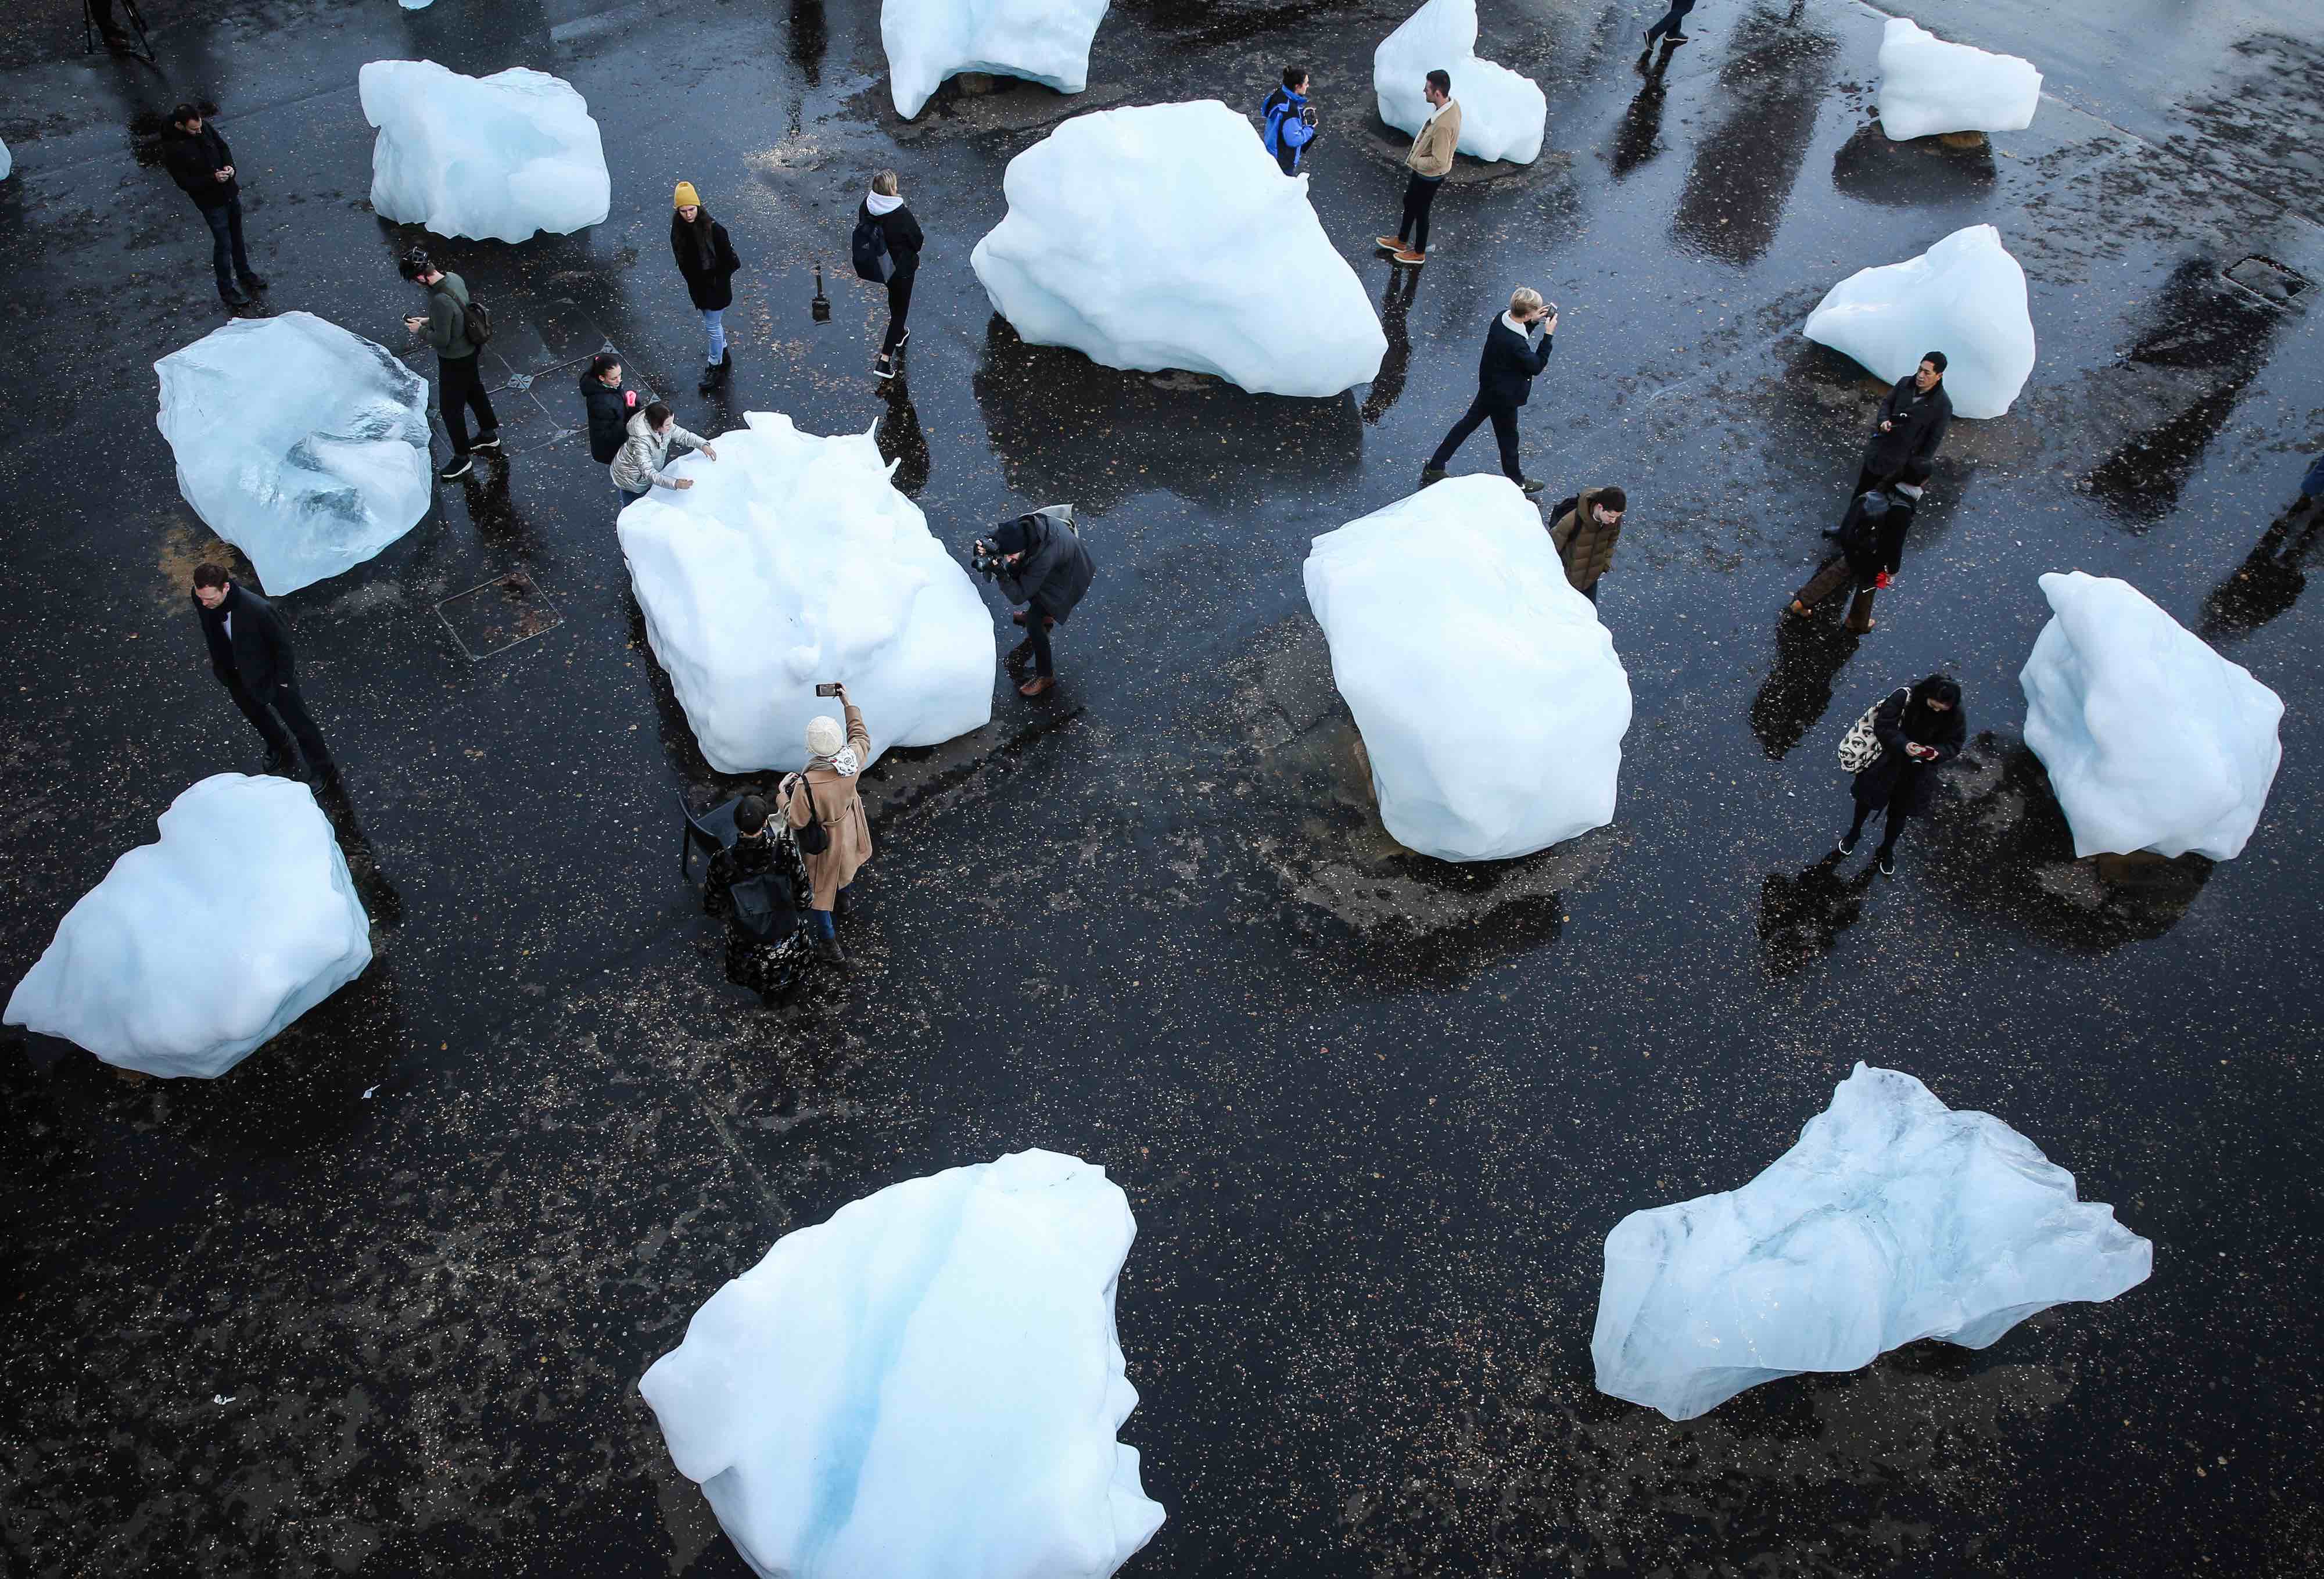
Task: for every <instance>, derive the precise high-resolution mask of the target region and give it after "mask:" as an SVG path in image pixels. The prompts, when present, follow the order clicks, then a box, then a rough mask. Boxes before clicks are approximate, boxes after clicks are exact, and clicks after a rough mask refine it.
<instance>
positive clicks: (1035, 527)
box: [992, 510, 1097, 625]
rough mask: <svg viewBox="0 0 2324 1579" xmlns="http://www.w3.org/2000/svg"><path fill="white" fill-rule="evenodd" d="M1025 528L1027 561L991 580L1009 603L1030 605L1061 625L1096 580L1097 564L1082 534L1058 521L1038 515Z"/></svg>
mask: <svg viewBox="0 0 2324 1579" xmlns="http://www.w3.org/2000/svg"><path fill="white" fill-rule="evenodd" d="M1026 519H1027V525H1026V527H1025V549H1024V553H1025V557H1024V558H1023V559H1019V561H1018V562H1017V564H1016V566H1015V568H1012V569H1008V570H1003V571H1002V572H1001V574H1000V575H998V576H996V577H993V578H992V584H993V586H996V587H998V588H999V589H1000V592H1001V596H1003V597H1005V598H1007V599H1008V600H1009V601H1010V603H1023V604H1030V605H1033V606H1034V607H1035V608H1037V609H1039V610H1040V611H1041V612H1042V613H1043V614H1047V615H1048V616H1049V618H1051V619H1052V620H1055V621H1056V623H1058V624H1061V625H1062V624H1064V623H1065V617H1066V616H1067V615H1068V614H1072V613H1073V612H1074V605H1075V604H1077V603H1079V602H1081V600H1082V595H1083V594H1084V593H1086V592H1087V591H1089V589H1090V583H1091V582H1093V581H1094V580H1096V579H1097V561H1096V560H1095V559H1092V558H1091V557H1090V551H1089V549H1088V548H1087V547H1085V546H1084V544H1083V542H1082V536H1081V533H1079V532H1077V531H1074V529H1073V528H1072V527H1070V526H1066V525H1064V524H1062V523H1060V522H1058V521H1057V520H1056V517H1054V516H1052V515H1049V514H1047V513H1046V512H1042V511H1038V510H1037V511H1035V512H1032V514H1031V515H1030V516H1028V517H1027V518H1026Z"/></svg>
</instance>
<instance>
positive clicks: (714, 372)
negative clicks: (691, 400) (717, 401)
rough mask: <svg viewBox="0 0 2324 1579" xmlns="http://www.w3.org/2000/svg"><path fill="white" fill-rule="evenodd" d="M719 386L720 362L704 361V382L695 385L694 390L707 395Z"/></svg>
mask: <svg viewBox="0 0 2324 1579" xmlns="http://www.w3.org/2000/svg"><path fill="white" fill-rule="evenodd" d="M717 387H718V364H716V363H715V362H705V363H704V364H703V365H702V382H701V383H697V384H696V385H695V386H694V392H695V393H696V394H698V395H706V394H708V393H709V392H711V391H712V390H714V389H716V388H717Z"/></svg>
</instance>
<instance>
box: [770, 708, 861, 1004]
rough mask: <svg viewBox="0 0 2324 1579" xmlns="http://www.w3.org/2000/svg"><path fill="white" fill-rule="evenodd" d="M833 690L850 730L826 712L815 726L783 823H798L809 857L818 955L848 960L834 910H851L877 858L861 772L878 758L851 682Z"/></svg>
mask: <svg viewBox="0 0 2324 1579" xmlns="http://www.w3.org/2000/svg"><path fill="white" fill-rule="evenodd" d="M832 690H833V694H834V695H835V697H837V699H838V701H839V705H840V706H841V707H842V708H843V709H844V710H845V712H846V715H847V728H846V731H845V733H844V734H843V733H842V732H841V730H840V725H839V720H838V719H836V718H834V717H831V716H829V715H827V714H826V715H824V716H818V717H815V718H810V719H808V720H807V766H806V767H805V768H804V769H802V770H801V771H798V772H796V773H793V774H791V775H790V776H788V778H786V779H785V780H783V784H782V789H780V790H779V792H778V796H779V806H780V808H781V810H782V815H783V820H784V821H786V822H788V824H790V826H791V827H792V829H793V830H794V834H795V836H796V838H797V840H798V847H799V854H801V855H803V856H805V857H806V859H807V882H808V883H809V884H810V885H811V887H812V888H813V891H814V892H813V896H812V898H810V900H808V903H807V926H808V928H809V930H810V931H811V932H812V933H813V934H814V937H815V952H816V957H818V958H820V959H826V960H829V961H830V962H831V963H832V964H833V965H845V964H846V963H847V956H846V954H845V953H844V952H843V951H842V950H841V948H840V946H839V928H838V926H837V924H836V922H835V920H834V919H833V915H834V912H835V911H836V912H837V913H838V914H840V915H845V914H846V913H847V886H848V884H850V883H852V882H854V881H855V874H856V873H857V872H859V871H860V870H862V865H863V863H865V862H866V861H869V860H870V859H871V824H870V823H869V822H867V821H866V820H865V819H864V816H863V798H862V795H861V794H860V793H859V792H858V789H859V786H860V784H861V780H860V778H859V775H860V774H861V773H862V771H863V769H864V768H865V767H867V766H868V765H870V763H871V734H870V732H869V731H867V730H866V729H865V728H864V727H863V714H862V710H861V709H860V708H858V707H857V706H855V704H854V703H853V702H851V701H849V700H848V699H847V688H846V687H845V686H844V685H843V686H834V687H833V688H832Z"/></svg>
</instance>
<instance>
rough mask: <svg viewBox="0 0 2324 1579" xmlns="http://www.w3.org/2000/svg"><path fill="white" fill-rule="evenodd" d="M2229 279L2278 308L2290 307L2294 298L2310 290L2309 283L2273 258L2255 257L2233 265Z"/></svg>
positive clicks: (2228, 271) (2229, 272) (2229, 270)
mask: <svg viewBox="0 0 2324 1579" xmlns="http://www.w3.org/2000/svg"><path fill="white" fill-rule="evenodd" d="M2227 278H2228V279H2230V280H2233V281H2234V282H2236V284H2238V285H2240V286H2242V287H2243V288H2244V289H2245V290H2246V291H2250V292H2251V293H2252V294H2253V295H2255V296H2259V297H2264V298H2265V299H2266V300H2270V301H2273V302H2274V303H2276V304H2277V305H2278V306H2284V305H2288V304H2289V303H2290V302H2291V301H2292V298H2294V297H2296V296H2298V295H2299V294H2300V293H2301V291H2305V290H2307V289H2308V282H2307V281H2306V280H2305V279H2304V278H2302V277H2301V276H2300V275H2298V274H2295V273H2293V272H2292V271H2291V270H2290V269H2287V268H2285V267H2284V266H2283V265H2282V263H2277V262H2276V261H2275V260H2274V259H2273V258H2263V257H2258V256H2253V257H2248V258H2246V259H2245V260H2244V261H2243V262H2242V263H2236V264H2233V265H2231V266H2230V267H2229V268H2228V270H2227Z"/></svg>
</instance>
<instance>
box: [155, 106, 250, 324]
mask: <svg viewBox="0 0 2324 1579" xmlns="http://www.w3.org/2000/svg"><path fill="white" fill-rule="evenodd" d="M161 163H162V166H163V167H164V168H165V169H167V170H168V171H169V172H170V179H171V180H173V181H176V182H177V183H178V186H179V189H180V190H182V191H183V192H184V193H185V194H186V196H188V197H189V198H191V199H193V200H194V207H196V208H199V209H200V210H201V211H202V222H203V223H204V224H206V225H208V226H209V227H210V242H211V247H210V263H211V266H212V267H213V268H214V269H216V270H217V289H218V295H219V297H220V298H221V299H222V300H224V301H225V302H226V305H227V306H229V307H247V306H248V305H249V304H250V298H249V297H248V296H246V295H244V291H263V290H265V289H266V282H265V280H264V279H263V278H262V277H261V276H260V274H259V272H258V271H257V270H255V269H254V268H252V267H251V266H250V254H249V253H248V252H246V251H244V248H243V245H242V182H241V180H239V179H238V178H237V177H236V175H235V168H234V150H233V149H231V148H229V147H227V146H226V139H225V138H224V137H222V136H220V135H219V134H218V129H217V127H216V126H207V125H203V124H202V112H201V111H199V110H198V109H196V108H195V107H194V106H192V105H189V104H181V105H180V106H178V107H177V108H176V109H174V110H171V112H170V129H169V130H168V131H166V132H164V133H163V134H161Z"/></svg>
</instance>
